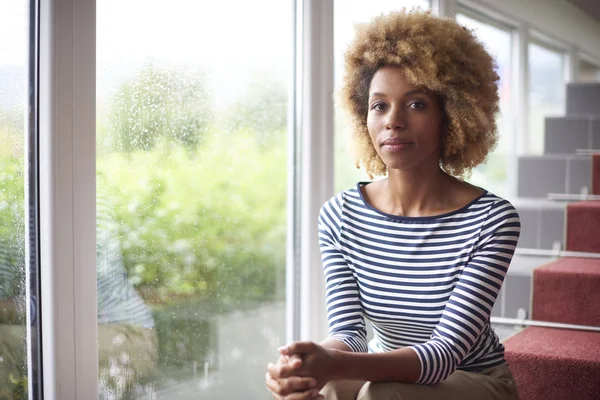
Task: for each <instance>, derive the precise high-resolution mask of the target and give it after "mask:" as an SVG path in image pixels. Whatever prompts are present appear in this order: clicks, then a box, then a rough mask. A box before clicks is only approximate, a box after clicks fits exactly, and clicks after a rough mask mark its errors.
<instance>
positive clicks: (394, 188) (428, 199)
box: [383, 165, 453, 216]
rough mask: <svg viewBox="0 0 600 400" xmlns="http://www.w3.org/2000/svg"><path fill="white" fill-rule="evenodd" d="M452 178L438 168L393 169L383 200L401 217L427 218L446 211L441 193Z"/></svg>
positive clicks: (385, 187) (386, 182)
mask: <svg viewBox="0 0 600 400" xmlns="http://www.w3.org/2000/svg"><path fill="white" fill-rule="evenodd" d="M452 179H453V178H451V177H450V176H449V175H448V174H446V173H445V172H444V171H442V169H441V168H440V167H439V166H438V165H435V168H431V169H429V170H422V169H420V170H419V171H401V170H390V171H389V173H388V179H387V180H386V181H385V182H384V185H383V191H384V193H383V197H384V199H385V201H386V203H387V204H388V207H390V208H391V209H393V210H395V211H396V213H399V214H400V215H405V216H418V215H424V214H425V215H427V214H428V212H435V211H437V210H439V209H440V208H443V199H444V197H443V196H442V194H443V193H444V192H445V191H446V189H447V187H448V185H449V184H450V183H451V180H452Z"/></svg>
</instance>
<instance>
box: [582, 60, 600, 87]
mask: <svg viewBox="0 0 600 400" xmlns="http://www.w3.org/2000/svg"><path fill="white" fill-rule="evenodd" d="M577 81H578V82H600V66H597V65H594V64H591V63H588V62H586V61H583V60H582V61H580V62H579V72H578V73H577Z"/></svg>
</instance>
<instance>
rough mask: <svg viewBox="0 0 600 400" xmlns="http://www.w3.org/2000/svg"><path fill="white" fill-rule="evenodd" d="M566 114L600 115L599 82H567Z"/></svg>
mask: <svg viewBox="0 0 600 400" xmlns="http://www.w3.org/2000/svg"><path fill="white" fill-rule="evenodd" d="M567 115H568V116H577V115H588V116H597V115H600V83H595V82H594V83H568V84H567Z"/></svg>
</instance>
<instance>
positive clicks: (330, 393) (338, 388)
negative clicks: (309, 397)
mask: <svg viewBox="0 0 600 400" xmlns="http://www.w3.org/2000/svg"><path fill="white" fill-rule="evenodd" d="M342 390H343V385H342V381H329V382H327V384H326V385H325V386H323V389H321V392H320V393H321V394H322V395H323V397H325V399H338V398H341V396H340V394H341V392H342Z"/></svg>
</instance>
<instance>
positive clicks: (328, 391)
mask: <svg viewBox="0 0 600 400" xmlns="http://www.w3.org/2000/svg"><path fill="white" fill-rule="evenodd" d="M362 384H363V382H360V381H347V380H341V381H330V382H327V384H326V385H325V386H323V389H321V392H320V394H321V395H323V397H325V399H326V400H356V395H357V394H358V391H359V390H360V388H361V386H362Z"/></svg>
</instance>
